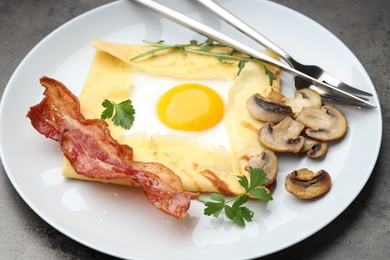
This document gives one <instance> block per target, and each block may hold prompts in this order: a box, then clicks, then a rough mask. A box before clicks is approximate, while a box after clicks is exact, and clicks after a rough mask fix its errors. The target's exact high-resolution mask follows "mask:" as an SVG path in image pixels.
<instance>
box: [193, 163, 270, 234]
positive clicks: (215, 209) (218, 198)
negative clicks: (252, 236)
mask: <svg viewBox="0 0 390 260" xmlns="http://www.w3.org/2000/svg"><path fill="white" fill-rule="evenodd" d="M249 171H250V178H249V181H248V178H247V177H246V176H237V178H238V179H239V180H238V181H239V183H240V185H241V186H242V187H244V189H245V193H244V194H242V195H240V196H236V197H234V198H232V199H230V200H226V199H225V197H224V196H223V195H221V194H218V193H213V194H211V195H210V198H211V200H212V201H206V200H204V199H202V198H199V199H198V200H199V201H200V202H202V203H204V204H205V206H206V208H205V209H204V212H203V213H204V214H205V215H206V216H211V215H213V216H214V217H216V218H218V217H219V216H220V215H221V213H222V212H225V215H226V217H227V218H228V219H230V220H232V221H233V222H235V223H236V224H238V225H240V226H242V227H244V226H245V222H251V221H252V219H253V214H254V213H253V211H251V210H250V209H248V208H247V207H245V206H243V205H244V204H245V203H247V202H248V200H249V197H252V198H257V199H261V200H264V201H271V200H272V196H271V194H269V193H268V192H267V190H266V189H265V188H264V187H261V185H264V184H265V183H266V182H268V181H269V179H268V178H267V177H265V173H264V171H263V170H262V169H257V168H252V167H249ZM230 204H232V205H230Z"/></svg>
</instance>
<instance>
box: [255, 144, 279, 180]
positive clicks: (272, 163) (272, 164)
mask: <svg viewBox="0 0 390 260" xmlns="http://www.w3.org/2000/svg"><path fill="white" fill-rule="evenodd" d="M248 166H251V167H252V168H257V169H262V170H263V171H264V173H265V177H267V178H268V179H269V181H268V182H267V183H265V184H264V186H269V185H271V184H272V183H273V182H274V181H275V179H276V176H277V175H278V158H277V157H276V155H275V153H274V152H272V151H269V150H264V151H262V152H261V156H260V157H252V158H250V159H249V164H248Z"/></svg>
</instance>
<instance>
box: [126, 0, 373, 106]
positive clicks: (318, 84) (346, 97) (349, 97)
mask: <svg viewBox="0 0 390 260" xmlns="http://www.w3.org/2000/svg"><path fill="white" fill-rule="evenodd" d="M132 1H133V2H137V3H139V4H142V5H144V6H145V7H148V8H149V9H151V10H152V11H154V12H156V13H158V14H160V15H162V16H165V17H167V18H168V19H170V20H172V21H174V22H176V23H178V24H181V25H183V26H185V27H187V28H189V29H191V30H193V31H195V32H197V33H199V34H202V35H204V36H206V37H208V38H210V39H213V40H215V41H217V42H219V43H221V44H223V45H225V46H228V47H231V48H233V49H235V50H237V51H240V52H242V53H245V54H247V55H249V56H251V57H253V58H255V59H258V60H262V61H264V62H266V63H268V64H271V65H273V66H276V67H278V68H279V69H281V70H283V71H286V72H289V73H290V74H292V75H293V76H295V77H296V78H297V77H299V78H302V79H303V80H304V81H306V82H309V84H310V88H316V90H318V92H319V93H320V94H322V96H326V97H327V98H329V97H331V98H332V100H334V101H335V102H337V103H338V104H341V105H345V106H348V107H349V106H351V107H365V108H375V107H376V106H375V105H374V104H372V103H371V102H370V101H369V100H368V99H366V98H362V97H361V96H357V95H355V94H353V93H349V92H348V91H346V90H343V89H339V88H337V87H335V86H333V85H330V84H329V83H328V82H324V81H320V80H318V79H317V78H315V77H312V76H310V75H307V74H305V73H304V72H301V71H299V70H297V69H295V68H293V67H290V66H289V65H286V64H284V63H282V62H280V61H277V60H274V59H272V58H270V57H269V56H267V55H265V54H263V53H262V52H260V51H258V50H255V49H253V48H251V47H249V46H247V45H245V44H243V43H241V42H239V41H237V40H235V39H232V38H230V37H229V36H226V35H224V34H223V33H221V32H219V31H217V30H214V29H212V28H210V27H208V26H206V25H205V24H202V23H200V22H199V21H196V20H194V19H192V18H190V17H188V16H185V15H184V14H181V13H179V12H177V11H174V10H172V9H170V8H168V7H166V6H163V5H161V4H159V3H157V2H155V1H153V0H132Z"/></svg>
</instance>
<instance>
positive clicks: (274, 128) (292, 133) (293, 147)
mask: <svg viewBox="0 0 390 260" xmlns="http://www.w3.org/2000/svg"><path fill="white" fill-rule="evenodd" d="M304 128H305V126H304V125H303V124H301V123H299V122H296V121H294V120H293V119H292V118H291V117H286V118H285V119H283V120H282V121H281V122H280V123H278V124H277V125H274V124H273V123H271V122H267V123H265V124H264V125H263V127H262V128H261V129H260V131H259V142H260V144H261V145H262V146H263V147H265V148H267V149H269V150H271V151H274V152H293V153H298V152H299V151H300V150H301V148H302V146H303V144H304V142H305V140H304V138H303V136H300V133H301V132H302V130H303V129H304Z"/></svg>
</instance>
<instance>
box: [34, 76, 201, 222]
mask: <svg viewBox="0 0 390 260" xmlns="http://www.w3.org/2000/svg"><path fill="white" fill-rule="evenodd" d="M40 82H41V85H42V86H44V87H45V92H44V95H45V97H44V98H43V100H42V101H41V102H40V103H39V104H37V105H35V106H32V107H31V108H30V111H29V112H28V113H27V117H29V118H30V120H31V124H32V125H33V126H34V128H35V129H36V130H37V131H38V132H40V133H41V134H43V135H45V136H46V137H48V138H51V139H53V140H56V141H58V142H60V145H61V149H62V151H63V153H64V155H65V157H66V158H67V159H68V160H69V161H70V162H71V164H72V166H73V168H74V169H75V171H76V172H77V173H78V174H81V175H84V176H86V177H89V178H99V179H126V178H130V179H133V180H134V181H136V182H137V183H138V184H139V186H140V187H141V188H142V190H143V191H144V193H145V195H146V197H147V198H148V200H149V201H150V202H151V203H152V204H153V205H154V206H155V207H157V208H158V209H160V210H161V211H163V212H165V213H167V214H169V215H172V216H174V217H176V218H183V217H185V215H186V212H187V210H188V209H189V207H190V201H191V199H196V198H197V197H198V196H199V194H197V193H192V192H186V191H184V190H183V188H182V185H181V180H180V178H179V177H178V176H177V175H175V174H174V173H173V172H172V171H171V170H170V169H168V168H167V167H165V166H164V165H162V164H159V163H153V162H148V163H146V162H137V161H133V160H132V156H133V149H132V148H131V147H129V146H127V145H122V144H119V143H118V142H117V141H116V140H115V139H113V138H112V137H111V135H110V132H109V129H108V125H107V123H106V122H105V121H104V120H100V119H85V118H84V116H83V115H82V114H81V113H80V103H79V100H78V98H77V97H76V96H74V95H73V94H72V93H71V92H70V91H69V90H68V89H67V88H66V87H65V86H64V85H63V84H62V83H60V82H58V81H56V80H54V79H51V78H48V77H42V78H41V79H40Z"/></svg>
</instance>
